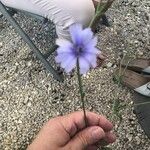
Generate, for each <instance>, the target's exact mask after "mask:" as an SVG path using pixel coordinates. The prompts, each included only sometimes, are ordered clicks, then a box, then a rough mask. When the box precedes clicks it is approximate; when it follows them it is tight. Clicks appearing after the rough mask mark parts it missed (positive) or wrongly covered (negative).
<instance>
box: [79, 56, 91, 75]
mask: <svg viewBox="0 0 150 150" xmlns="http://www.w3.org/2000/svg"><path fill="white" fill-rule="evenodd" d="M79 67H80V74H86V73H87V72H88V71H89V69H90V64H89V62H88V61H87V60H86V59H85V58H84V57H80V58H79Z"/></svg>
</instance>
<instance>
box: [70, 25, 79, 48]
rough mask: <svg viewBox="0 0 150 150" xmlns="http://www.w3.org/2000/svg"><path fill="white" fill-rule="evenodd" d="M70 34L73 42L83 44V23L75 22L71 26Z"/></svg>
mask: <svg viewBox="0 0 150 150" xmlns="http://www.w3.org/2000/svg"><path fill="white" fill-rule="evenodd" d="M69 31H70V35H71V39H72V42H73V43H74V44H76V45H79V44H81V42H82V38H81V32H82V25H81V24H73V25H72V26H70V28H69Z"/></svg>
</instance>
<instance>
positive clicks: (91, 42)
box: [85, 36, 98, 47]
mask: <svg viewBox="0 0 150 150" xmlns="http://www.w3.org/2000/svg"><path fill="white" fill-rule="evenodd" d="M97 41H98V40H97V36H95V37H94V38H92V39H91V40H90V41H89V42H88V43H87V45H85V46H87V47H88V46H90V47H95V46H96V45H97Z"/></svg>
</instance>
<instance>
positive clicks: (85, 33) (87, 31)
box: [80, 28, 93, 46]
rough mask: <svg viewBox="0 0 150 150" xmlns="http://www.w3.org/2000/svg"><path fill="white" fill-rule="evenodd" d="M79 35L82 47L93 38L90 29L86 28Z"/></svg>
mask: <svg viewBox="0 0 150 150" xmlns="http://www.w3.org/2000/svg"><path fill="white" fill-rule="evenodd" d="M80 34H81V38H82V44H83V46H86V45H87V44H88V43H89V42H90V41H91V40H92V38H93V32H92V30H91V28H86V29H84V30H82V32H81V33H80Z"/></svg>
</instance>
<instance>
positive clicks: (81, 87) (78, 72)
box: [77, 59, 88, 127]
mask: <svg viewBox="0 0 150 150" xmlns="http://www.w3.org/2000/svg"><path fill="white" fill-rule="evenodd" d="M77 76H78V83H79V93H80V97H81V102H82V109H83V114H84V121H85V126H86V127H87V126H88V122H87V118H86V111H85V103H84V96H85V94H84V92H83V86H82V79H81V75H80V67H79V60H78V59H77Z"/></svg>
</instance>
